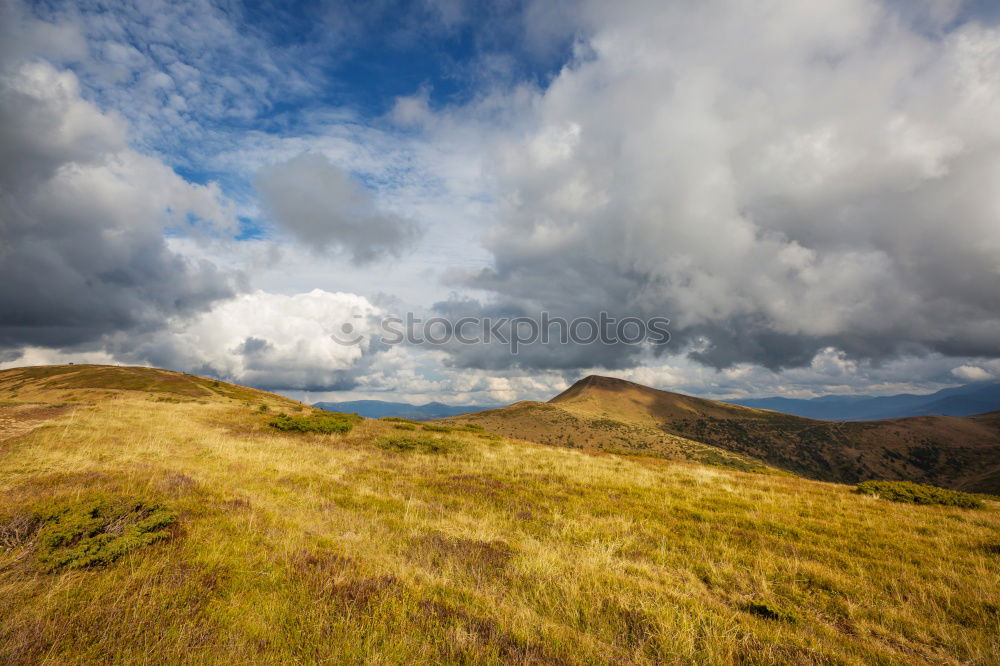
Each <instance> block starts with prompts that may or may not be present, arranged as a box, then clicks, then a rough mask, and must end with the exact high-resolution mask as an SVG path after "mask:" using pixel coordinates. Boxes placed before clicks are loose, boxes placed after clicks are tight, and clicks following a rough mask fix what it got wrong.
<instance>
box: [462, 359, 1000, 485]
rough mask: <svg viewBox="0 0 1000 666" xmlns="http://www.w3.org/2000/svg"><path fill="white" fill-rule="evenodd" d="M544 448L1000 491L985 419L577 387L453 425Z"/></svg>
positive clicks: (625, 387)
mask: <svg viewBox="0 0 1000 666" xmlns="http://www.w3.org/2000/svg"><path fill="white" fill-rule="evenodd" d="M453 421H454V422H463V423H474V424H478V425H480V426H482V427H484V428H486V429H487V430H489V431H490V432H496V433H498V434H502V435H504V436H508V437H520V438H524V439H528V440H532V441H536V442H540V443H545V444H556V445H562V446H570V447H576V448H584V449H598V450H607V451H622V452H630V453H638V454H644V455H654V456H659V457H664V458H667V459H671V460H694V461H701V462H715V463H718V464H728V465H734V464H735V465H737V466H738V465H739V464H740V463H739V462H737V461H734V459H732V458H725V456H738V461H757V464H766V465H769V466H773V467H776V468H779V469H783V470H787V471H790V472H794V473H796V474H801V475H803V476H806V477H809V478H813V479H818V480H823V481H839V482H846V483H856V482H858V481H863V480H866V479H882V478H885V479H901V480H910V481H918V482H922V483H930V484H933V485H939V486H944V487H950V488H959V489H965V490H972V491H979V492H1000V426H998V423H997V419H996V418H992V417H990V416H989V415H986V416H977V417H969V418H956V417H948V416H921V417H913V418H907V419H891V420H885V421H870V422H852V423H836V422H829V421H817V420H813V419H806V418H802V417H797V416H792V415H788V414H781V413H779V412H772V411H768V410H763V409H755V408H751V407H744V406H740V405H731V404H728V403H723V402H717V401H713V400H705V399H702V398H695V397H692V396H686V395H681V394H678V393H670V392H668V391H660V390H657V389H653V388H649V387H647V386H642V385H639V384H634V383H632V382H628V381H624V380H620V379H613V378H610V377H598V376H591V377H587V378H585V379H582V380H580V381H579V382H577V383H576V384H574V385H573V386H571V387H570V388H569V389H567V390H566V391H565V392H563V393H561V394H559V395H558V396H556V397H554V398H553V399H552V400H550V401H549V402H548V403H532V402H521V403H515V404H514V405H511V406H509V407H504V408H501V409H497V410H490V411H486V412H480V413H477V414H470V415H466V416H462V417H458V418H456V419H454V420H453Z"/></svg>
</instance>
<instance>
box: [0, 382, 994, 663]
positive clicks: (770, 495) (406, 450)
mask: <svg viewBox="0 0 1000 666" xmlns="http://www.w3.org/2000/svg"><path fill="white" fill-rule="evenodd" d="M78 371H79V369H78V368H74V369H73V370H71V371H67V372H58V373H55V374H52V375H47V373H48V372H49V370H48V369H46V370H44V371H42V370H29V371H23V370H22V371H7V372H0V386H3V387H4V388H2V389H0V399H2V400H4V401H5V404H13V405H14V406H23V405H25V404H27V403H26V402H25V401H26V400H28V399H29V398H30V401H32V405H33V407H35V408H39V409H41V408H45V407H55V406H59V405H62V406H64V407H65V410H64V411H61V412H59V413H57V414H53V415H50V416H48V417H45V418H44V419H42V420H41V421H40V424H39V425H37V426H36V427H34V428H33V429H32V430H30V431H28V432H22V433H19V434H17V435H14V436H12V437H9V438H8V439H6V440H4V441H3V442H0V618H3V621H2V622H0V663H10V664H20V663H25V664H26V663H39V662H51V663H97V662H100V663H109V662H113V663H181V662H183V663H191V662H193V663H218V662H224V663H247V664H250V663H253V664H280V663H317V662H328V663H414V664H436V663H469V664H497V663H559V664H577V663H579V664H604V663H637V664H654V663H716V664H737V663H908V664H959V663H983V664H985V663H996V662H997V660H998V658H1000V645H998V636H1000V632H998V631H997V629H998V622H1000V616H998V611H997V606H996V599H997V597H998V596H1000V567H998V566H997V564H998V559H997V558H998V557H1000V542H998V540H997V534H998V532H1000V506H998V505H997V504H996V503H994V502H987V504H986V507H985V508H982V509H960V508H954V507H935V506H914V505H905V504H896V503H891V502H887V501H884V500H880V499H876V498H873V497H867V496H859V495H857V494H855V493H853V492H852V490H851V488H849V487H845V486H841V485H836V484H824V483H815V482H811V481H806V480H803V479H799V478H795V477H791V476H775V475H765V474H748V473H743V472H738V471H733V470H724V469H718V468H708V467H703V466H698V465H690V464H671V463H665V462H663V461H657V460H653V459H650V458H628V457H617V456H594V455H589V454H586V453H584V452H581V451H576V450H568V449H565V448H557V447H548V446H540V445H537V444H532V443H528V442H523V441H518V440H511V439H504V438H497V437H491V436H488V435H486V434H484V433H478V432H474V431H473V430H474V429H473V430H468V429H467V430H454V431H451V432H444V431H441V430H440V427H438V429H436V430H435V429H434V426H430V428H431V429H425V426H421V425H415V424H407V423H390V422H380V421H370V420H363V421H361V422H359V423H358V424H357V425H355V426H354V428H353V429H351V430H350V431H349V432H346V433H341V434H336V433H335V434H328V435H321V434H315V433H294V432H281V431H278V430H276V429H274V428H272V427H270V426H269V422H270V420H271V419H272V418H273V414H274V412H275V410H276V409H277V408H279V407H280V408H281V409H285V410H287V411H288V413H290V414H292V415H304V416H307V415H311V414H313V413H314V410H312V409H311V408H309V407H307V406H304V405H297V404H295V403H292V402H291V401H288V400H286V399H284V398H281V397H279V396H272V395H268V394H263V393H260V392H257V391H252V390H246V393H245V394H243V395H246V396H248V397H249V396H255V397H257V398H259V400H242V399H237V398H232V397H227V396H225V395H221V394H215V395H211V394H209V393H207V392H205V393H202V392H201V389H205V390H206V391H213V392H214V389H215V388H219V387H216V386H215V384H214V382H212V381H211V380H205V379H200V378H192V377H189V376H181V377H180V378H178V377H177V376H176V375H174V374H173V373H169V374H166V375H160V374H158V373H157V372H156V371H151V370H148V369H116V370H114V371H113V374H112V373H110V372H109V373H105V372H103V371H102V370H101V369H95V370H90V369H85V370H84V371H82V374H81V375H77V376H76V379H72V378H71V376H70V374H69V373H70V372H78ZM90 372H96V373H97V375H96V376H97V378H98V379H96V380H95V379H94V377H93V376H91V377H90V378H87V375H88V373H90ZM151 373H152V374H151ZM57 376H62V379H55V378H56V377H57ZM111 376H114V377H117V378H118V379H120V380H121V381H122V384H121V385H115V384H114V383H112V382H111V381H110V380H109V379H108V377H111ZM32 377H33V378H32ZM167 378H172V379H177V382H178V383H177V386H176V387H175V388H176V389H177V392H173V389H167V387H166V386H165V383H167V384H173V381H172V380H171V381H170V382H167ZM185 378H186V379H185ZM53 382H56V383H58V384H61V385H62V386H61V387H58V388H57V387H55V386H54V385H53ZM149 382H151V383H149ZM67 383H69V384H81V383H83V384H94V383H98V384H100V386H98V387H90V388H79V387H76V388H73V387H67V386H65V384H67ZM125 385H128V386H129V387H130V388H122V386H125ZM140 385H141V386H144V387H145V388H144V389H143V388H136V386H140ZM190 386H195V387H196V388H197V389H198V390H197V391H195V390H193V389H190V388H189V387H190ZM220 387H224V388H225V389H226V390H227V391H228V390H237V391H239V390H240V389H239V387H234V389H229V388H228V385H222V384H220ZM188 393H197V395H188ZM46 395H47V396H49V397H45V396H46ZM73 398H75V400H73V401H72V402H71V403H70V404H69V405H64V402H65V401H68V400H70V399H73ZM262 407H266V408H267V409H262ZM60 408H62V407H60ZM317 413H318V412H317ZM81 530H84V531H85V532H86V534H89V535H90V536H88V537H86V538H85V539H84V540H83V541H76V540H74V539H68V538H67V537H68V536H70V535H73V534H82V533H83V532H81ZM77 538H82V537H77ZM82 546H87V547H88V548H89V547H91V546H92V547H93V548H92V550H87V549H84V548H82Z"/></svg>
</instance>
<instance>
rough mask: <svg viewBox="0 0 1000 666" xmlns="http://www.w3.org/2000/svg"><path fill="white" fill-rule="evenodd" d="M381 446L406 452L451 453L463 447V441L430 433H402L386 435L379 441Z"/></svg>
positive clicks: (388, 449) (389, 449)
mask: <svg viewBox="0 0 1000 666" xmlns="http://www.w3.org/2000/svg"><path fill="white" fill-rule="evenodd" d="M378 446H379V448H382V449H385V450H387V451H398V452H401V453H406V452H410V451H415V452H417V453H450V452H452V451H457V450H459V449H461V448H462V446H463V445H462V442H459V441H458V440H454V439H448V438H444V437H432V436H429V435H400V436H398V437H386V438H384V439H381V440H379V441H378Z"/></svg>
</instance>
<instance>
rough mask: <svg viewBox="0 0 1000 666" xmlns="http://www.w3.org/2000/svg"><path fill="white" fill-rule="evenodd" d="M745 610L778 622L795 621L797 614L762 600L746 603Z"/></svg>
mask: <svg viewBox="0 0 1000 666" xmlns="http://www.w3.org/2000/svg"><path fill="white" fill-rule="evenodd" d="M743 610H745V611H746V612H748V613H750V614H751V615H756V616H757V617H760V618H763V619H765V620H774V621H776V622H795V616H794V615H792V614H791V613H789V612H788V611H785V610H782V609H781V608H778V607H776V606H773V605H771V604H767V603H761V602H756V601H755V602H752V603H749V604H746V605H745V606H744V607H743Z"/></svg>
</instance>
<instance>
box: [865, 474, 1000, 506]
mask: <svg viewBox="0 0 1000 666" xmlns="http://www.w3.org/2000/svg"><path fill="white" fill-rule="evenodd" d="M854 492H856V493H859V494H862V495H874V496H876V497H881V498H882V499H886V500H891V501H893V502H906V503H908V504H940V505H943V506H958V507H962V508H965V509H979V508H982V506H983V503H982V501H981V500H980V499H979V498H977V497H976V496H975V495H970V494H969V493H963V492H961V491H958V490H947V489H945V488H938V487H936V486H927V485H924V484H922V483H913V482H912V481H865V482H863V483H859V484H858V486H857V488H855V490H854Z"/></svg>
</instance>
